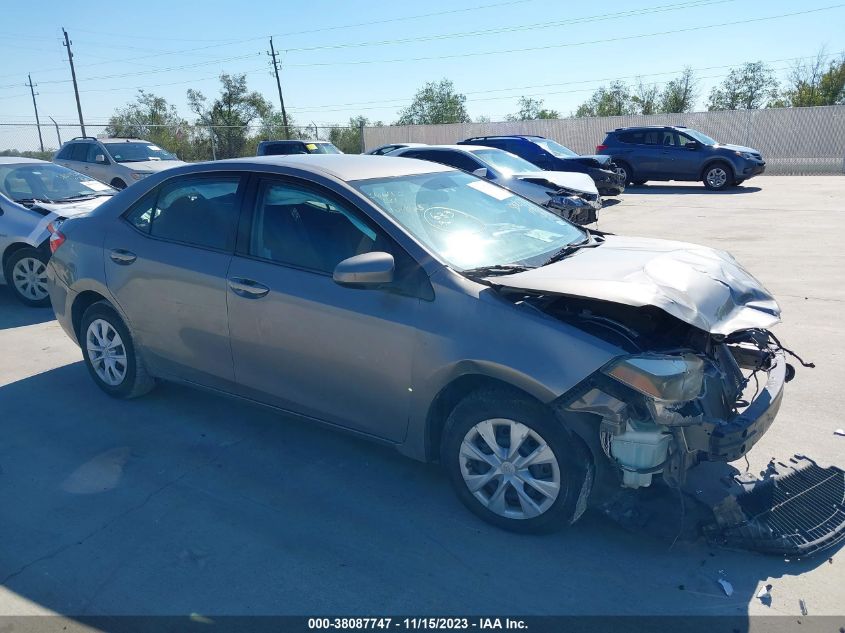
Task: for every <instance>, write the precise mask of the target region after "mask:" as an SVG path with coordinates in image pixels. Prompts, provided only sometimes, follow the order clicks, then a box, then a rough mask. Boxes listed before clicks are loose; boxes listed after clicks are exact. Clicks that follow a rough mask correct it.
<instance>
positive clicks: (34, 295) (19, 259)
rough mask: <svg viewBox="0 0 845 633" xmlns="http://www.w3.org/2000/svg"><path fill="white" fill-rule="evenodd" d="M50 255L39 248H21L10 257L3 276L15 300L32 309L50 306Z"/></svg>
mask: <svg viewBox="0 0 845 633" xmlns="http://www.w3.org/2000/svg"><path fill="white" fill-rule="evenodd" d="M49 260H50V257H49V255H47V254H46V253H44V251H41V250H39V249H37V248H32V247H27V248H21V249H19V250H17V251H15V252H14V253H12V255H11V256H10V257H9V259H8V261H7V262H6V266H5V268H4V270H3V274H4V275H5V277H6V283H8V284H9V287H10V288H11V289H12V293H13V294H14V295H15V298H16V299H17V300H18V301H20V302H21V303H23V304H26V305H28V306H30V307H32V308H46V307H47V306H49V305H50V295H49V293H48V292H47V262H48V261H49Z"/></svg>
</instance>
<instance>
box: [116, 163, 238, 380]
mask: <svg viewBox="0 0 845 633" xmlns="http://www.w3.org/2000/svg"><path fill="white" fill-rule="evenodd" d="M242 182H243V179H242V177H241V176H240V175H239V174H237V173H225V172H224V173H219V172H217V173H214V174H209V175H205V174H203V175H192V176H180V177H177V178H172V179H170V180H168V181H165V182H164V183H163V184H161V185H160V186H158V187H157V188H155V189H153V190H152V191H151V192H149V193H148V194H147V195H145V196H144V197H143V198H141V200H139V201H138V202H137V203H136V204H134V205H133V206H132V207H130V209H129V210H128V211H127V213H126V214H124V216H123V217H122V218H121V219H120V220H119V221H117V222H115V223H113V225H112V226H111V227H110V229H109V231H108V232H107V234H106V238H105V242H104V259H105V268H106V279H107V283H108V287H109V290H111V292H112V294H113V296H114V297H115V299H116V301H117V303H118V305H119V306H120V308H121V309H122V310H123V312H124V314H125V315H126V316H127V318H128V319H129V322H130V326H131V328H132V329H133V333H134V334H135V335H136V337H137V338H138V340H139V341H140V343H141V345H142V347H143V354H144V359H145V361H146V362H147V363H148V364H149V365H150V369H151V370H152V372H153V373H154V374H157V375H163V376H165V377H175V378H179V379H184V380H189V381H191V382H196V383H199V384H202V385H207V386H212V387H218V388H226V387H228V386H232V381H233V378H234V371H233V368H232V355H231V351H230V348H229V329H228V327H229V326H228V315H227V308H226V292H227V290H226V288H227V286H226V273H227V271H228V268H229V263H230V261H231V258H232V252H233V251H234V245H235V236H236V231H237V223H238V214H239V210H240V201H241V198H242V192H243V188H242Z"/></svg>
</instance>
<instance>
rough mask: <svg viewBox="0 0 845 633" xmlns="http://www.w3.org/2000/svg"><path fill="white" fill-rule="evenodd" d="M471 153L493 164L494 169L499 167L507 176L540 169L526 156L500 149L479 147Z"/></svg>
mask: <svg viewBox="0 0 845 633" xmlns="http://www.w3.org/2000/svg"><path fill="white" fill-rule="evenodd" d="M471 153H472V154H473V155H475V156H478V158H480V159H481V160H483V161H484V162H485V163H487V164H489V165H490V166H492V167H493V168H494V169H498V170H499V171H500V172H502V173H503V174H505V175H506V176H510V175H511V174H518V173H521V172H526V171H528V172H531V171H539V169H538V168H537V166H536V165H532V164H531V163H529V162H528V161H527V160H525V159H524V158H520V157H519V156H514V155H513V154H511V153H509V152H505V151H503V150H500V149H478V150H473V151H472V152H471Z"/></svg>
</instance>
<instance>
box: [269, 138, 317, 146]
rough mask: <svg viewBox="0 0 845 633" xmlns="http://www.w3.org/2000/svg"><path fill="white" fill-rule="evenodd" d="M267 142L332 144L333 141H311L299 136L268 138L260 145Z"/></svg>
mask: <svg viewBox="0 0 845 633" xmlns="http://www.w3.org/2000/svg"><path fill="white" fill-rule="evenodd" d="M266 143H324V144H326V145H330V144H331V141H309V140H306V139H299V138H280V139H276V140H272V141H271V140H267V141H261V142H260V143H259V145H264V144H266Z"/></svg>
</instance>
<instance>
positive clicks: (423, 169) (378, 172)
mask: <svg viewBox="0 0 845 633" xmlns="http://www.w3.org/2000/svg"><path fill="white" fill-rule="evenodd" d="M226 163H236V164H239V165H244V164H247V165H255V166H256V167H263V166H266V165H280V166H285V167H296V168H297V169H304V170H311V171H315V172H321V173H324V174H328V175H330V176H334V177H335V178H338V179H339V180H343V181H345V182H349V181H351V180H367V179H369V178H392V177H395V176H414V175H417V174H431V173H437V172H444V171H455V170H454V168H452V167H447V166H446V165H440V164H438V163H432V162H429V161H425V160H415V159H409V158H400V157H398V156H371V155H369V154H295V155H286V156H250V157H247V158H232V159H228V160H218V161H215V162H211V163H204V164H205V165H214V166H219V165H222V164H226Z"/></svg>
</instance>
